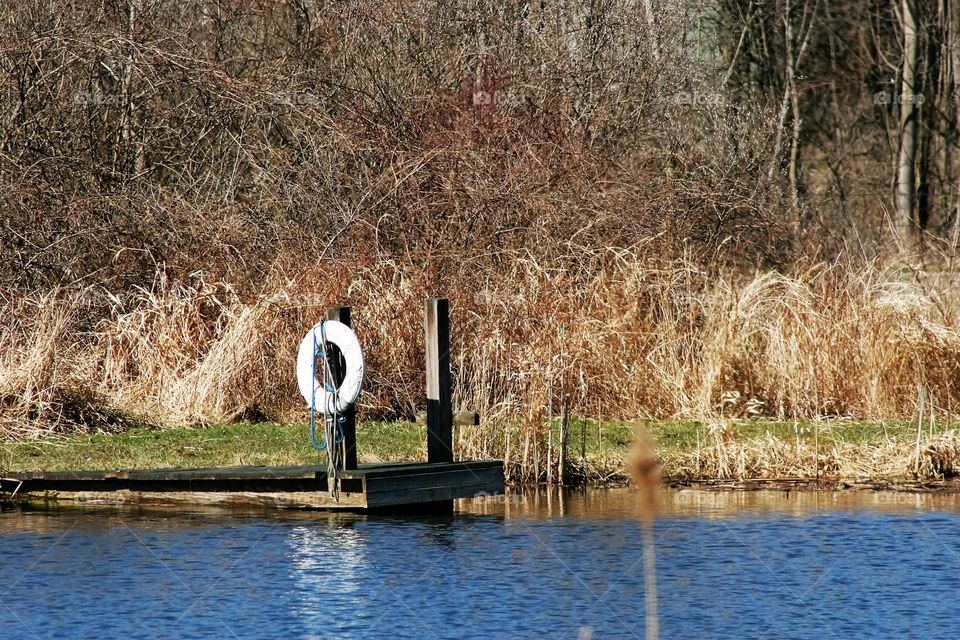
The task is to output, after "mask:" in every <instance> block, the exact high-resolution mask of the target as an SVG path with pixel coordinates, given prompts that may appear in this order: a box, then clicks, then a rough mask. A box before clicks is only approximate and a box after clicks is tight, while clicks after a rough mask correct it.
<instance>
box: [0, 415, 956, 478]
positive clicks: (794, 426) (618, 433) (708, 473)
mask: <svg viewBox="0 0 960 640" xmlns="http://www.w3.org/2000/svg"><path fill="white" fill-rule="evenodd" d="M489 428H490V427H489V426H485V425H484V426H479V427H465V428H464V427H460V428H458V431H457V434H456V438H455V447H456V449H457V457H458V458H459V459H470V458H473V459H484V458H489V459H497V458H505V475H506V478H507V484H508V485H509V486H511V487H515V488H522V487H531V486H550V485H549V484H548V483H546V482H544V480H545V479H546V478H547V477H548V476H547V474H546V473H545V472H544V471H543V467H545V466H546V464H547V462H546V461H545V460H540V461H533V462H532V463H531V462H530V461H526V464H524V460H522V459H520V460H518V459H517V457H516V455H515V454H514V455H513V456H511V455H510V452H507V455H506V456H505V455H504V452H500V451H486V450H479V449H478V448H476V447H474V446H472V444H473V443H474V442H476V441H477V440H478V439H479V438H480V437H483V436H485V435H486V434H485V433H483V430H484V429H489ZM568 428H571V429H572V433H571V436H572V437H571V440H572V441H573V442H576V443H577V446H576V447H571V448H570V449H571V450H570V451H568V452H567V456H566V461H567V467H566V469H565V474H564V480H565V482H564V485H563V486H567V487H584V486H586V487H594V488H595V487H615V486H624V485H625V484H627V483H628V481H629V476H628V468H629V459H630V456H631V441H632V439H633V435H634V433H635V432H636V431H637V430H641V429H642V430H645V431H646V432H647V433H648V434H649V435H650V436H651V437H652V439H653V440H654V441H655V442H656V446H657V457H658V461H659V463H660V466H661V476H662V480H661V484H662V485H663V486H665V487H674V488H696V489H703V490H715V491H726V490H731V491H752V490H759V489H774V490H785V491H807V490H870V491H900V492H924V493H952V492H960V477H958V474H957V471H956V470H955V469H954V467H953V460H954V459H957V460H960V432H958V431H957V430H956V429H955V428H953V425H943V426H942V427H941V428H938V429H936V430H934V429H931V430H930V431H929V432H924V433H920V434H919V436H918V434H917V431H916V427H915V426H913V425H908V424H896V423H856V422H850V421H836V422H822V423H815V424H814V423H781V422H764V421H730V420H728V421H725V422H722V423H717V424H707V423H697V422H669V421H663V422H643V423H627V422H623V423H614V422H610V423H603V424H602V425H600V424H597V423H594V422H592V421H590V420H571V426H570V427H568ZM305 429H306V427H305V425H300V424H275V423H257V424H251V423H236V424H226V425H212V426H208V427H200V428H185V427H175V428H165V429H157V428H148V427H141V428H135V429H129V430H125V431H123V432H120V433H112V434H111V433H93V434H76V435H69V436H54V437H48V438H42V439H37V440H28V441H21V442H0V477H2V476H3V474H4V472H5V471H6V472H29V471H88V470H95V469H97V470H102V469H111V470H112V469H146V468H168V467H178V468H191V467H228V466H239V465H267V466H270V465H291V464H294V465H295V464H317V463H321V462H322V463H323V464H325V458H324V456H323V454H322V453H320V452H317V451H314V450H313V448H312V447H311V446H310V444H309V439H308V438H307V437H306V433H305ZM423 442H424V427H423V426H422V425H419V424H416V423H412V422H410V423H404V422H364V423H361V425H360V426H359V429H358V451H359V453H360V462H361V463H381V462H387V461H397V462H416V461H423V460H424V458H425V450H424V446H423ZM551 461H552V460H551ZM538 465H539V466H540V471H539V477H534V476H533V474H532V473H531V472H530V471H531V469H536V467H537V466H538ZM551 471H552V473H551V475H552V478H551V479H552V480H554V482H553V486H560V485H559V483H557V482H556V480H557V479H558V475H556V466H554V467H553V468H552V469H551ZM817 475H819V477H817ZM535 480H538V481H535Z"/></svg>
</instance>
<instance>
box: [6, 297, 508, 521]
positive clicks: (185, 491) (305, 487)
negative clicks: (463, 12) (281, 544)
mask: <svg viewBox="0 0 960 640" xmlns="http://www.w3.org/2000/svg"><path fill="white" fill-rule="evenodd" d="M327 318H329V319H333V320H338V321H340V322H343V323H344V324H346V325H347V326H349V325H350V320H351V313H350V308H349V307H330V308H328V309H327ZM449 331H450V319H449V307H448V303H447V300H445V299H442V298H430V299H428V300H426V301H425V304H424V334H425V341H426V345H425V346H426V380H427V394H426V396H427V397H426V400H427V402H426V405H427V442H426V449H427V462H423V463H389V464H373V465H360V464H357V451H356V447H357V440H356V437H357V436H356V417H355V414H354V410H353V408H352V407H351V408H350V409H349V410H347V411H346V412H345V414H344V423H343V427H342V433H343V444H342V446H343V451H344V456H343V459H342V460H341V462H340V464H341V465H342V468H340V469H339V470H338V472H337V474H336V475H337V482H336V483H331V482H330V481H329V478H328V470H327V467H326V466H315V465H306V466H285V467H267V466H239V467H216V468H205V469H181V468H170V469H121V470H113V471H57V472H41V471H33V472H21V473H7V474H5V476H6V477H2V478H0V502H3V501H4V500H6V501H10V500H12V498H13V497H19V498H21V499H22V498H24V497H26V498H27V499H38V498H39V499H70V500H81V501H99V502H119V503H130V502H133V503H144V502H150V503H179V504H183V503H194V504H211V503H215V504H224V505H231V504H237V505H241V504H264V505H271V504H272V505H276V506H288V507H310V508H323V509H351V510H364V511H378V510H401V511H404V510H422V511H432V512H445V511H451V510H452V509H453V501H454V500H455V499H458V498H470V497H474V496H480V495H497V494H501V493H503V491H504V486H503V477H504V473H503V461H501V460H469V461H454V455H453V411H452V407H451V388H450V387H451V385H450V336H449ZM333 353H334V356H335V357H340V360H341V362H340V364H339V366H337V367H336V369H338V370H339V372H340V373H339V374H338V377H339V378H340V380H338V381H337V382H338V384H339V382H341V381H342V372H343V370H344V366H343V364H342V356H338V355H337V352H336V350H335V348H334V349H333ZM331 484H334V485H335V486H336V488H337V492H336V495H333V494H332V493H331V491H330V489H331Z"/></svg>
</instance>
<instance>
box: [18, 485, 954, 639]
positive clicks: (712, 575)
mask: <svg viewBox="0 0 960 640" xmlns="http://www.w3.org/2000/svg"><path fill="white" fill-rule="evenodd" d="M659 504H660V512H659V515H658V520H657V522H656V529H655V531H656V551H657V582H658V585H659V591H660V593H659V599H660V622H661V637H663V638H743V637H770V638H812V637H838V638H846V637H875V638H894V637H949V636H953V635H956V634H957V632H958V631H960V604H958V602H960V600H958V598H957V596H958V595H960V593H958V586H960V585H958V579H960V574H958V569H960V557H958V554H960V517H958V515H957V514H958V504H957V496H954V495H949V494H939V495H936V494H895V493H883V492H841V493H833V492H821V493H816V492H790V493H787V492H783V491H753V492H716V491H708V492H704V491H690V490H687V491H674V490H664V491H662V492H661V494H660V496H659ZM459 508H460V511H459V512H458V514H457V515H455V516H454V517H452V518H451V517H447V518H439V519H424V518H396V517H393V518H378V517H365V516H357V515H348V514H327V513H316V512H312V513H311V512H265V511H251V512H238V511H230V512H226V511H216V510H195V511H190V512H183V511H156V510H154V511H143V510H134V509H120V508H90V507H86V508H66V507H64V508H59V509H53V510H15V511H7V512H3V513H0V558H2V562H0V593H2V594H3V595H2V597H0V629H2V630H3V633H4V637H5V638H34V637H36V638H47V637H51V638H52V637H69V638H102V637H133V638H153V637H157V638H167V637H198V638H207V637H216V636H222V637H240V638H248V637H249V638H260V637H294V638H312V637H315V638H321V637H323V638H334V637H349V638H362V637H368V638H379V637H384V638H393V637H409V638H423V637H428V638H429V637H440V638H448V637H471V638H475V637H493V638H518V637H519V638H526V637H534V638H555V637H561V638H562V637H567V638H576V637H578V636H579V637H590V636H592V637H593V638H632V637H642V636H643V633H644V592H643V589H644V580H643V578H644V576H643V562H642V545H641V539H640V523H639V520H638V516H639V511H638V509H639V503H638V500H637V496H636V494H635V493H633V492H631V491H629V490H603V491H587V492H572V493H567V494H563V493H560V492H556V491H553V492H547V491H539V492H538V491H528V492H518V493H513V494H511V495H509V496H506V497H496V498H488V499H484V500H476V501H464V502H463V503H462V504H460V507H459Z"/></svg>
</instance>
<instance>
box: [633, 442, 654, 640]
mask: <svg viewBox="0 0 960 640" xmlns="http://www.w3.org/2000/svg"><path fill="white" fill-rule="evenodd" d="M631 471H632V475H633V483H634V485H635V486H636V487H637V489H638V490H639V492H640V500H641V509H640V513H641V518H642V520H643V525H642V527H643V583H644V602H645V605H646V607H645V608H646V630H647V640H656V638H658V637H659V636H660V618H659V616H658V614H657V558H656V547H655V544H654V537H653V523H654V520H655V518H656V507H657V486H658V485H659V482H660V468H659V466H658V465H657V455H656V451H655V448H654V444H653V439H652V438H651V437H650V434H649V433H647V432H646V430H643V431H638V432H637V433H636V434H635V437H634V448H633V458H632V464H631Z"/></svg>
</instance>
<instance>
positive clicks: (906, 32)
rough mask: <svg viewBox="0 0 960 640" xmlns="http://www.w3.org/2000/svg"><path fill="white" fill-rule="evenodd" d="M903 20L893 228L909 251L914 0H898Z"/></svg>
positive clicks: (912, 242)
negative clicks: (898, 145)
mask: <svg viewBox="0 0 960 640" xmlns="http://www.w3.org/2000/svg"><path fill="white" fill-rule="evenodd" d="M901 10H902V15H901V20H902V22H903V79H902V81H901V83H900V95H899V96H897V99H898V102H899V103H900V147H899V150H898V152H897V170H896V194H895V196H896V203H895V204H896V212H897V218H896V222H895V225H894V226H895V228H896V232H897V240H898V242H899V244H900V249H901V251H905V252H908V253H909V252H912V251H913V250H914V249H915V248H916V245H917V241H918V239H919V233H918V232H919V226H918V224H917V221H916V219H915V205H916V194H915V189H916V185H915V182H916V171H915V168H916V160H917V158H916V155H917V116H918V111H917V104H916V100H915V91H916V86H917V67H918V63H919V53H920V47H919V42H918V40H919V38H918V34H917V7H916V0H901Z"/></svg>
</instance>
